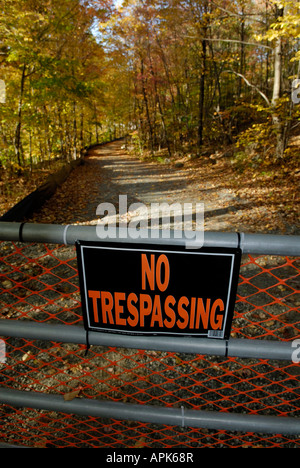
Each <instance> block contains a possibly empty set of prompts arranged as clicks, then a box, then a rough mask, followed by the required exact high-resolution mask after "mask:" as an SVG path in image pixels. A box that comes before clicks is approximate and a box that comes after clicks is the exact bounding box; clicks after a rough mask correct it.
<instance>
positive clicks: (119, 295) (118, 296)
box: [115, 292, 126, 326]
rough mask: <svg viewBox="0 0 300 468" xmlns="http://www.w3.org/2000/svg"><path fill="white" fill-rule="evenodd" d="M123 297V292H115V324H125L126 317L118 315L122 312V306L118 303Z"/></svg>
mask: <svg viewBox="0 0 300 468" xmlns="http://www.w3.org/2000/svg"><path fill="white" fill-rule="evenodd" d="M125 298H126V295H125V293H119V292H115V312H116V325H123V326H126V319H124V318H121V317H120V315H121V314H123V312H124V307H123V306H122V305H121V304H120V301H124V299H125Z"/></svg>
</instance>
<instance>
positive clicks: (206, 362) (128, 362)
mask: <svg viewBox="0 0 300 468" xmlns="http://www.w3.org/2000/svg"><path fill="white" fill-rule="evenodd" d="M299 284H300V259H299V258H287V257H278V256H259V257H254V256H251V255H247V256H243V261H242V266H241V271H240V282H239V288H238V294H237V300H236V307H235V315H234V319H233V326H232V333H231V336H232V337H234V338H246V339H260V340H261V339H267V340H275V341H293V340H295V339H297V338H300V317H299V304H300V294H299V293H300V287H299ZM0 318H1V319H10V320H19V321H20V320H26V321H35V322H40V323H56V324H58V323H61V324H66V325H82V315H81V302H80V291H79V281H78V271H77V259H76V252H75V249H74V247H66V246H61V245H44V244H20V243H13V242H0ZM3 339H4V340H5V342H6V362H5V363H2V364H1V363H0V383H1V386H2V387H5V388H11V389H17V390H23V391H24V390H25V391H31V392H42V393H47V394H51V393H52V394H60V395H64V397H65V398H66V399H68V398H70V399H72V398H74V397H78V398H91V399H99V400H110V401H116V402H126V403H138V404H147V405H156V406H164V407H173V408H174V407H175V408H180V407H181V406H184V407H185V408H190V409H196V410H206V411H218V412H220V411H221V412H234V413H243V414H255V415H273V416H293V417H299V416H300V408H299V375H300V367H299V365H298V364H294V363H292V362H286V361H274V360H265V359H241V358H234V357H218V356H202V355H201V356H200V355H195V354H181V353H175V352H158V351H149V350H148V351H147V350H133V349H120V348H116V347H102V346H92V347H91V349H90V350H89V353H88V355H86V347H85V345H77V344H69V343H68V344H65V343H64V344H62V343H56V342H50V341H42V340H28V339H21V338H11V337H3ZM0 414H1V421H2V429H1V431H0V443H1V442H2V443H9V444H15V445H25V446H30V447H32V446H35V447H78V448H83V447H109V448H110V447H114V448H118V447H121V448H128V447H137V448H139V447H140V448H142V447H150V448H156V447H160V448H170V447H171V448H178V447H190V448H193V447H299V446H300V443H299V440H298V438H297V437H294V436H282V435H279V434H277V435H261V434H255V433H240V432H230V431H217V430H207V429H195V428H189V427H173V426H172V427H170V426H167V425H155V424H149V423H140V422H129V421H116V420H113V419H109V420H108V419H107V420H106V419H102V418H95V417H86V416H78V415H69V414H62V413H57V412H55V411H46V410H35V409H29V408H14V407H11V406H9V405H1V406H0Z"/></svg>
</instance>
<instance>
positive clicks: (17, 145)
mask: <svg viewBox="0 0 300 468" xmlns="http://www.w3.org/2000/svg"><path fill="white" fill-rule="evenodd" d="M25 74H26V65H25V64H24V65H23V69H22V77H21V86H20V97H19V106H18V121H17V126H16V131H15V141H14V146H15V155H16V159H17V163H18V165H19V167H21V166H22V163H21V127H22V106H23V96H24V87H25V78H26V75H25Z"/></svg>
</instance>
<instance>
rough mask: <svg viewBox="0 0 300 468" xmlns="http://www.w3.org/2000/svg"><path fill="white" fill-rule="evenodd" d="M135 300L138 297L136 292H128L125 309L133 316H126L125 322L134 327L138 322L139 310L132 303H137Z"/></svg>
mask: <svg viewBox="0 0 300 468" xmlns="http://www.w3.org/2000/svg"><path fill="white" fill-rule="evenodd" d="M137 301H138V297H137V295H136V294H134V293H131V294H129V296H128V298H127V309H128V312H129V313H130V314H131V315H132V317H133V318H131V317H128V319H127V323H128V325H130V326H131V327H136V326H137V324H138V322H139V311H138V310H137V308H136V307H135V306H134V305H133V304H132V303H133V302H135V303H137Z"/></svg>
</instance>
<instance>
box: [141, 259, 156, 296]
mask: <svg viewBox="0 0 300 468" xmlns="http://www.w3.org/2000/svg"><path fill="white" fill-rule="evenodd" d="M154 270H155V257H154V255H153V254H152V255H151V266H150V265H149V263H148V259H147V255H146V254H142V289H143V290H144V291H145V289H146V277H147V279H148V283H149V286H150V289H151V291H154Z"/></svg>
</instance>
